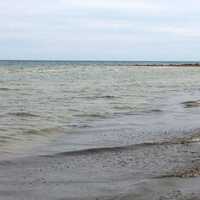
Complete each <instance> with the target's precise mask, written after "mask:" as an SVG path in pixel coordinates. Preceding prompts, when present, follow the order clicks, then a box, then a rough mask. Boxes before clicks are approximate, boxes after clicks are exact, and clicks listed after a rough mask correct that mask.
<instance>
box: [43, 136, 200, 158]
mask: <svg viewBox="0 0 200 200" xmlns="http://www.w3.org/2000/svg"><path fill="white" fill-rule="evenodd" d="M199 142H200V133H199V134H198V135H195V136H191V137H188V138H173V139H171V140H162V141H155V142H154V141H152V142H151V141H149V142H144V143H139V144H132V145H126V146H114V147H100V148H90V149H82V150H77V151H66V152H60V153H56V154H53V155H43V156H45V157H54V156H55V157H56V156H72V155H74V156H76V155H77V156H78V155H88V154H99V153H105V152H118V151H126V150H134V149H137V148H145V147H156V146H157V147H158V146H164V145H167V146H169V145H186V144H190V143H199Z"/></svg>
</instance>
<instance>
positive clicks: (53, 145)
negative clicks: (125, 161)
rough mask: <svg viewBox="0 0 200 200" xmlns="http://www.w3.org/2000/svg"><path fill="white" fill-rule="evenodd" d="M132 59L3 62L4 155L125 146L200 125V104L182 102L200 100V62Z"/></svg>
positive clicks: (0, 129)
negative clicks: (185, 63) (186, 63)
mask: <svg viewBox="0 0 200 200" xmlns="http://www.w3.org/2000/svg"><path fill="white" fill-rule="evenodd" d="M134 64H137V63H134V62H133V63H131V62H86V61H85V62H64V61H63V62H56V61H54V62H45V61H43V62H40V61H37V62H31V61H1V62H0V110H1V113H0V152H1V155H2V158H5V157H6V158H8V157H16V156H29V155H41V154H42V155H44V154H45V155H51V154H55V153H61V152H67V151H78V150H79V151H80V150H84V149H93V148H106V147H109V148H116V147H120V146H123V147H126V146H128V145H138V144H144V143H149V142H159V141H162V140H163V139H171V138H175V137H176V138H177V137H187V136H188V134H190V133H191V132H192V131H193V130H196V129H198V128H200V123H199V121H200V108H199V107H198V105H196V106H187V105H186V104H183V103H184V102H187V101H198V100H200V68H198V67H196V68H195V67H167V66H161V67H159V66H157V67H148V66H133V65H134ZM139 64H143V63H139ZM145 64H148V63H144V65H145ZM151 64H152V63H151ZM156 64H159V63H158V62H157V63H156ZM161 64H162V63H161ZM172 64H173V63H172ZM174 64H177V63H174Z"/></svg>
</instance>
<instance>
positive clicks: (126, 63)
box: [0, 60, 200, 67]
mask: <svg viewBox="0 0 200 200" xmlns="http://www.w3.org/2000/svg"><path fill="white" fill-rule="evenodd" d="M22 63H29V64H33V65H35V64H45V63H46V64H49V65H60V64H62V65H83V66H87V65H103V66H133V67H134V66H136V67H137V66H141V67H142V66H143V67H200V62H199V61H183V62H182V61H120V60H119V61H117V60H115V61H114V60H113V61H112V60H105V61H104V60H0V66H1V65H2V64H3V65H4V66H5V65H8V66H10V65H16V64H22Z"/></svg>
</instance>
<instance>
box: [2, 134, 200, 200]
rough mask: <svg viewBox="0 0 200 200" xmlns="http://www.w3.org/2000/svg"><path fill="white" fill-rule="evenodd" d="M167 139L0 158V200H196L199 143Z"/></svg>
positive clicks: (199, 192) (199, 186)
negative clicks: (13, 158)
mask: <svg viewBox="0 0 200 200" xmlns="http://www.w3.org/2000/svg"><path fill="white" fill-rule="evenodd" d="M195 137H197V134H196V135H195ZM190 139H191V138H190ZM188 140H189V139H187V140H185V141H188ZM173 141H174V142H173ZM173 141H171V142H170V141H168V142H162V143H155V144H153V143H152V144H150V145H149V144H141V145H133V146H128V147H118V148H102V149H101V148H99V149H90V150H83V151H75V152H62V153H58V154H54V155H43V156H35V157H26V158H18V159H15V160H10V161H8V160H7V161H5V160H4V161H3V160H2V161H1V162H0V199H4V200H14V199H15V200H18V199H19V200H22V199H34V200H36V199H42V200H55V199H56V200H64V199H65V200H68V199H74V200H75V199H77V200H78V199H85V200H86V199H87V200H90V199H94V200H97V199H98V200H107V199H109V200H111V199H121V200H132V199H134V200H142V199H143V200H149V199H155V200H168V199H170V200H172V199H178V200H198V199H200V177H199V175H200V151H199V150H200V145H199V143H198V142H194V141H193V142H179V141H183V139H180V140H177V139H176V140H173ZM190 141H191V140H190Z"/></svg>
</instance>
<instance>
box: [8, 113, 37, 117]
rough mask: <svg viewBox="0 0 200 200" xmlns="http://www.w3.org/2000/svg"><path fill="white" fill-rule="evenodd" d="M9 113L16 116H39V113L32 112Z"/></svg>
mask: <svg viewBox="0 0 200 200" xmlns="http://www.w3.org/2000/svg"><path fill="white" fill-rule="evenodd" d="M8 115H13V116H16V117H39V115H36V114H32V113H29V112H13V113H8Z"/></svg>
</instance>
